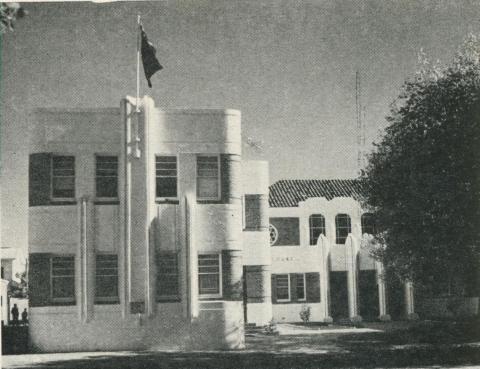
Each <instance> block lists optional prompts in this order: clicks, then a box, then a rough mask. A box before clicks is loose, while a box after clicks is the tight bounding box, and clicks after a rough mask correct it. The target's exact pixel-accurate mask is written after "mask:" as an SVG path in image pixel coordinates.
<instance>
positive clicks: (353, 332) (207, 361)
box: [2, 321, 480, 369]
mask: <svg viewBox="0 0 480 369" xmlns="http://www.w3.org/2000/svg"><path fill="white" fill-rule="evenodd" d="M278 328H279V331H280V335H277V336H269V335H265V334H263V333H253V334H249V335H248V336H247V349H246V350H245V351H241V352H218V351H216V352H189V353H187V352H136V353H133V352H109V353H107V352H102V353H101V352H95V353H71V354H53V355H52V354H41V355H11V356H3V357H2V367H3V368H42V369H43V368H44V369H47V368H48V369H56V368H72V369H73V368H75V369H81V368H88V369H91V368H105V369H110V368H111V369H121V368H129V369H135V368H139V369H140V368H142V369H143V368H148V369H150V368H196V369H200V368H231V369H234V368H235V369H241V368H248V369H251V368H272V369H273V368H275V369H287V368H288V369H293V368H398V367H409V368H453V367H455V368H457V367H461V368H479V367H480V330H479V329H478V328H479V324H478V321H471V322H416V323H371V324H365V325H363V326H361V327H357V328H353V327H351V328H345V327H329V328H325V327H318V326H314V325H313V326H308V327H303V326H299V325H289V324H282V325H279V326H278Z"/></svg>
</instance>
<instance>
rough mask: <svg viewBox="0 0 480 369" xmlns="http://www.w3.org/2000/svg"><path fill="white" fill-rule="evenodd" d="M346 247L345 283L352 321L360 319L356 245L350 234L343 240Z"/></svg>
mask: <svg viewBox="0 0 480 369" xmlns="http://www.w3.org/2000/svg"><path fill="white" fill-rule="evenodd" d="M345 247H346V248H347V261H346V262H347V264H348V265H347V266H348V271H347V285H348V315H349V317H350V320H351V321H352V322H360V321H362V317H361V316H360V315H359V313H358V289H357V255H358V246H357V244H356V241H355V239H354V238H353V236H352V235H351V234H350V235H349V236H348V238H347V241H346V242H345Z"/></svg>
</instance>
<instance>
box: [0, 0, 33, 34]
mask: <svg viewBox="0 0 480 369" xmlns="http://www.w3.org/2000/svg"><path fill="white" fill-rule="evenodd" d="M26 14H27V12H26V11H25V10H24V9H23V8H22V7H21V6H20V4H19V3H0V34H3V33H5V32H6V31H13V28H14V23H15V21H16V20H17V19H20V18H23V17H24V16H25V15H26Z"/></svg>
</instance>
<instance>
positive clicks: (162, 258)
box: [157, 253, 180, 300]
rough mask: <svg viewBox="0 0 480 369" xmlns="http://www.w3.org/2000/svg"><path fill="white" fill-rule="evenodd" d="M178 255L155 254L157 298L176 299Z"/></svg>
mask: <svg viewBox="0 0 480 369" xmlns="http://www.w3.org/2000/svg"><path fill="white" fill-rule="evenodd" d="M179 296H180V294H179V286H178V257H177V254H176V253H160V254H158V255H157V300H171V299H178V298H179Z"/></svg>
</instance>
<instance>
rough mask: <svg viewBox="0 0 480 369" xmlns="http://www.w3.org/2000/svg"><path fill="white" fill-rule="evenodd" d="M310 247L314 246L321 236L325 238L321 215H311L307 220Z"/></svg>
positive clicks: (323, 218)
mask: <svg viewBox="0 0 480 369" xmlns="http://www.w3.org/2000/svg"><path fill="white" fill-rule="evenodd" d="M309 224H310V245H316V244H317V240H318V237H320V235H321V234H323V235H324V236H325V217H324V216H323V215H322V214H312V215H310V218H309Z"/></svg>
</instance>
